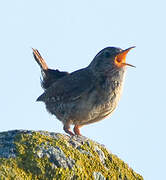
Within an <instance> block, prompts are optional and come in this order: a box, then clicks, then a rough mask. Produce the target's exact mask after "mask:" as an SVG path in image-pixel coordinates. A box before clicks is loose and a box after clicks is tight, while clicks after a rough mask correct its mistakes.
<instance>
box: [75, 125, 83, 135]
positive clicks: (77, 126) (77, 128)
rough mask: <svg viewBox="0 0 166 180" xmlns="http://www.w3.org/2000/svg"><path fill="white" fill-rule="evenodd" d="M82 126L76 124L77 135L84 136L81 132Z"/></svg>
mask: <svg viewBox="0 0 166 180" xmlns="http://www.w3.org/2000/svg"><path fill="white" fill-rule="evenodd" d="M81 127H82V126H81V125H75V126H74V129H73V131H74V133H75V134H76V135H79V136H82V135H81V133H80V128H81Z"/></svg>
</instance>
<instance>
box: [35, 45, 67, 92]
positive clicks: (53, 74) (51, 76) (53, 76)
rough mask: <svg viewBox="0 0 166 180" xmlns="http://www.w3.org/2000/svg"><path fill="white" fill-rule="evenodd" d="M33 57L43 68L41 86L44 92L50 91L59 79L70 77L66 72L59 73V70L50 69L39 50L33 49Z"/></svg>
mask: <svg viewBox="0 0 166 180" xmlns="http://www.w3.org/2000/svg"><path fill="white" fill-rule="evenodd" d="M32 50H33V56H34V58H35V60H36V62H37V63H38V64H39V66H40V67H41V72H42V76H43V78H42V79H41V86H42V88H43V89H44V90H46V89H48V88H49V87H50V86H51V85H52V84H53V83H54V82H56V81H57V80H58V79H60V78H62V77H64V76H66V75H68V74H69V73H67V72H65V71H59V70H58V69H56V70H54V69H49V68H48V66H47V64H46V62H45V60H44V59H43V58H42V56H41V55H40V53H39V51H38V50H37V49H33V48H32Z"/></svg>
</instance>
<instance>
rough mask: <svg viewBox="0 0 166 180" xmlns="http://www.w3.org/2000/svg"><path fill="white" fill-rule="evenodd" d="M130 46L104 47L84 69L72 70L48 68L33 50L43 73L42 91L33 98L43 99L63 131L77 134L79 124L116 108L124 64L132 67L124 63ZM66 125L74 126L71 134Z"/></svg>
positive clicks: (92, 121)
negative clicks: (126, 47) (70, 71)
mask: <svg viewBox="0 0 166 180" xmlns="http://www.w3.org/2000/svg"><path fill="white" fill-rule="evenodd" d="M132 48H134V47H130V48H128V49H125V50H122V49H120V48H116V47H107V48H104V49H103V50H101V51H100V52H99V53H98V54H97V55H96V56H95V58H94V59H93V60H92V62H91V63H90V64H89V65H88V66H87V67H86V68H83V69H80V70H77V71H74V72H72V73H67V72H62V71H59V70H53V69H49V68H48V66H47V64H46V62H45V60H44V59H43V58H42V57H41V55H40V53H39V51H38V50H36V49H33V55H34V58H35V60H36V61H37V63H38V64H39V65H40V67H41V71H42V76H43V79H42V80H41V85H42V87H43V89H44V93H43V94H42V95H41V96H39V97H38V98H37V101H42V102H44V103H45V105H46V109H47V110H48V112H50V113H51V114H53V115H55V116H56V117H57V119H59V120H60V121H62V123H63V125H64V127H63V129H64V131H65V132H66V133H68V134H70V135H74V134H76V135H81V134H80V127H82V126H83V125H87V124H91V123H94V122H97V121H100V120H102V119H104V118H105V117H107V116H108V115H110V114H111V113H112V112H113V111H114V109H115V108H116V106H117V104H118V101H119V99H120V95H121V93H122V88H123V82H124V75H125V71H126V66H132V67H135V66H133V65H131V64H128V63H126V55H127V53H128V52H129V51H130V50H131V49H132ZM70 125H74V129H73V131H74V133H73V132H72V131H71V129H70Z"/></svg>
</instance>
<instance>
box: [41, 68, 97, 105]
mask: <svg viewBox="0 0 166 180" xmlns="http://www.w3.org/2000/svg"><path fill="white" fill-rule="evenodd" d="M94 80H95V79H94V76H93V74H92V72H91V71H90V70H88V69H86V68H85V69H81V70H78V71H75V72H73V73H71V74H69V75H68V76H65V77H63V78H61V79H59V80H57V81H56V82H55V83H54V84H53V85H52V86H51V87H50V88H48V89H47V90H46V91H45V92H44V93H43V94H42V95H41V96H39V97H38V99H37V101H44V102H52V101H53V102H61V101H63V102H69V101H73V100H76V99H78V98H80V97H81V96H82V95H83V94H85V93H86V92H88V91H90V90H91V89H92V88H93V86H94V85H93V84H94Z"/></svg>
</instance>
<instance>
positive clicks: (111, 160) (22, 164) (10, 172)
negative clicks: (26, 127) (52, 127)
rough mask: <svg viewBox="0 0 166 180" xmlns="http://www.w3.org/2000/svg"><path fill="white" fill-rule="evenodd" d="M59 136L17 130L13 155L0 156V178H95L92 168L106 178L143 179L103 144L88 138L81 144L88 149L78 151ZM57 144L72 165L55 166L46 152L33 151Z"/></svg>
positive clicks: (20, 179)
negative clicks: (102, 158)
mask: <svg viewBox="0 0 166 180" xmlns="http://www.w3.org/2000/svg"><path fill="white" fill-rule="evenodd" d="M58 136H59V139H54V138H53V137H51V136H46V135H44V134H41V133H40V132H32V134H30V133H29V134H28V133H24V134H23V133H20V134H18V135H17V136H16V138H15V145H16V150H17V156H16V158H8V159H6V158H0V179H5V178H7V179H9V180H12V179H16V180H17V179H19V180H22V179H34V180H35V179H36V180H37V179H46V180H47V179H48V180H51V179H52V180H54V179H55V180H56V179H70V178H71V177H73V178H74V179H78V180H79V179H80V180H81V179H94V176H93V173H94V172H101V174H102V175H103V176H104V177H105V178H107V179H124V180H127V179H128V180H143V178H142V177H141V176H140V175H138V174H136V173H135V172H134V171H133V170H132V169H131V168H129V167H128V165H127V164H125V163H124V162H123V161H122V160H120V159H119V158H118V157H116V156H115V155H112V154H110V153H109V152H108V151H107V150H106V149H105V148H104V147H102V146H99V145H98V144H96V143H95V142H93V141H91V140H88V142H89V144H90V146H89V145H88V144H87V143H84V144H82V145H80V148H81V149H82V150H85V151H86V152H89V154H88V153H81V152H80V151H79V149H76V148H75V147H73V146H72V145H70V144H69V143H68V141H67V139H66V138H65V136H63V135H58ZM48 144H49V145H50V146H53V147H59V148H60V149H61V150H62V151H63V152H64V154H65V155H66V157H67V158H71V159H73V160H74V161H75V165H74V166H73V167H72V169H69V168H62V167H59V168H58V167H56V168H55V167H54V166H53V164H52V163H51V162H50V161H49V158H48V157H47V156H44V157H42V158H39V157H38V156H37V155H36V152H37V149H38V147H40V146H41V145H42V146H45V147H46V146H47V145H48ZM95 146H98V147H99V148H100V149H101V150H102V151H103V152H104V155H105V164H103V163H102V162H101V160H100V158H99V155H98V154H97V152H96V151H95V149H94V147H95Z"/></svg>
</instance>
